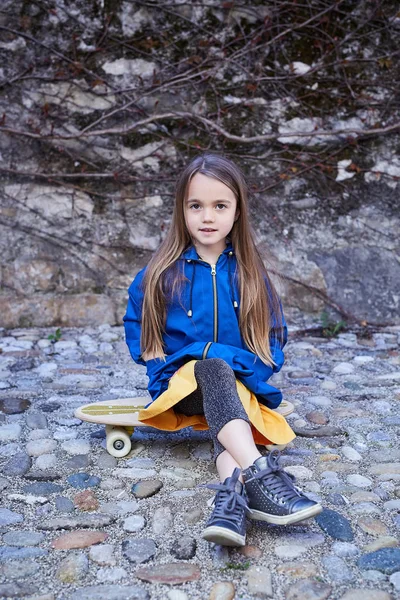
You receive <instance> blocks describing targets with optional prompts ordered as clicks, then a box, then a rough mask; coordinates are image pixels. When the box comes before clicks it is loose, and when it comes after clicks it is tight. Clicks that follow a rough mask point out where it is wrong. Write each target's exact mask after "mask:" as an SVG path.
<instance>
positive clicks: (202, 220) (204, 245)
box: [184, 173, 239, 258]
mask: <svg viewBox="0 0 400 600" xmlns="http://www.w3.org/2000/svg"><path fill="white" fill-rule="evenodd" d="M236 205H237V201H236V197H235V194H234V193H233V192H232V190H231V189H230V188H229V187H228V186H226V185H225V184H224V183H222V181H219V180H218V179H214V178H213V177H207V175H203V173H196V175H195V176H194V177H193V178H192V180H191V181H190V184H189V188H188V193H187V198H186V200H185V203H184V215H185V222H186V226H187V228H188V230H189V233H190V235H191V237H192V240H193V243H194V245H195V247H196V250H197V252H198V254H199V255H200V256H204V257H207V258H210V256H214V257H217V256H219V255H220V254H221V253H222V252H223V250H225V246H226V241H225V238H226V236H227V235H228V234H229V233H230V231H231V229H232V227H233V223H234V222H235V220H236V219H237V217H238V216H239V211H237V210H236ZM205 229H209V230H212V231H210V232H207V231H204V230H205ZM202 252H203V255H202Z"/></svg>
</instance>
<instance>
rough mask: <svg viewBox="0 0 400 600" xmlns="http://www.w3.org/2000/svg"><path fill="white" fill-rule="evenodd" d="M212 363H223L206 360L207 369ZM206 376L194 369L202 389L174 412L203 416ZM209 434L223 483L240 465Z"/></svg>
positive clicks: (221, 395)
mask: <svg viewBox="0 0 400 600" xmlns="http://www.w3.org/2000/svg"><path fill="white" fill-rule="evenodd" d="M214 361H217V364H218V363H219V362H224V361H219V359H207V367H208V366H210V367H212V366H213V362H214ZM197 364H198V363H196V365H197ZM225 365H226V363H225ZM195 367H196V366H195ZM208 374H209V371H208V370H207V371H206V372H205V373H203V372H201V373H200V372H199V370H197V373H196V368H195V376H196V379H197V382H198V383H199V380H200V379H201V380H202V387H200V385H199V387H198V388H197V389H196V390H194V391H193V392H192V393H191V394H189V396H186V398H183V399H182V400H181V401H180V402H178V403H177V404H175V406H174V410H175V411H176V412H179V413H181V414H183V415H186V416H188V417H189V416H192V415H204V405H203V392H202V389H203V390H204V391H205V392H206V393H207V392H208V383H207V376H208ZM203 375H205V377H204V378H203ZM218 385H219V382H217V386H218ZM235 385H236V383H235ZM224 392H225V390H224V389H223V388H222V387H221V389H220V390H219V393H218V398H219V403H221V399H222V398H223V397H224ZM246 418H247V417H246ZM210 433H211V437H212V440H213V445H214V462H215V463H216V467H217V470H218V475H219V478H220V480H221V481H225V479H226V478H227V477H230V476H231V475H232V473H233V471H234V469H235V468H240V465H239V464H238V463H237V462H236V461H235V459H234V458H233V457H232V456H231V454H229V452H228V451H227V450H226V449H225V447H224V446H223V445H222V444H221V443H220V442H219V441H218V439H217V437H216V435H215V434H213V433H214V432H213V430H211V429H210ZM240 480H241V476H240Z"/></svg>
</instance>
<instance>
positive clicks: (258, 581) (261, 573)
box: [246, 565, 273, 598]
mask: <svg viewBox="0 0 400 600" xmlns="http://www.w3.org/2000/svg"><path fill="white" fill-rule="evenodd" d="M246 579H247V588H248V590H249V593H250V594H254V595H255V596H256V597H257V598H272V597H273V590H272V576H271V571H270V570H269V569H268V568H267V567H258V566H256V565H253V566H252V567H250V568H249V569H248V570H247V571H246Z"/></svg>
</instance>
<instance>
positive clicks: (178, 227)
mask: <svg viewBox="0 0 400 600" xmlns="http://www.w3.org/2000/svg"><path fill="white" fill-rule="evenodd" d="M196 173H203V174H204V175H206V176H208V177H214V178H215V179H218V180H219V181H221V182H222V183H224V184H225V185H226V186H227V187H229V188H230V189H231V190H232V192H233V193H234V194H235V197H236V200H237V207H236V208H237V209H238V210H240V215H239V217H238V219H237V220H236V221H235V222H234V224H233V228H232V230H231V232H230V234H229V237H230V239H231V241H232V245H233V248H234V251H235V254H236V259H237V266H238V271H237V274H238V285H239V290H240V310H239V313H240V314H239V328H240V331H241V334H242V336H243V339H244V341H245V343H246V345H247V347H248V349H249V350H250V351H251V352H254V353H255V354H256V355H257V356H258V357H259V358H260V359H261V360H262V362H264V363H265V364H267V365H272V364H275V363H274V360H273V358H272V354H271V350H270V344H269V337H270V334H271V329H272V318H271V317H272V314H273V315H274V323H273V329H274V336H275V337H276V338H277V339H280V340H281V341H282V339H283V321H282V310H281V306H280V302H279V297H278V294H277V292H276V289H275V287H274V285H273V283H272V281H271V279H270V277H269V275H268V272H267V269H266V268H265V266H264V263H263V260H262V258H261V256H260V253H259V252H258V250H257V247H256V245H255V243H254V239H255V232H254V230H253V228H252V226H251V224H250V222H249V211H248V186H247V183H246V180H245V177H244V175H243V173H242V171H241V170H240V169H239V168H238V167H237V166H236V165H235V163H233V162H232V161H231V160H229V159H228V158H225V157H223V156H219V155H217V154H212V153H209V152H206V153H204V154H201V155H199V156H196V157H195V158H193V159H192V160H191V162H190V163H189V164H188V165H187V167H186V168H185V169H184V170H183V171H182V172H181V174H180V176H179V177H178V180H177V182H176V186H175V205H174V209H173V213H172V222H171V225H170V228H169V231H168V233H167V235H166V237H165V239H164V241H163V242H162V244H161V245H160V247H159V248H158V250H157V251H156V252H155V254H154V255H153V256H152V258H151V260H150V262H149V264H148V266H147V269H146V272H145V275H144V277H143V281H142V288H143V291H144V298H143V307H142V332H141V348H143V349H144V350H143V352H142V358H143V360H144V361H147V360H150V359H151V358H163V359H164V360H165V356H166V354H165V352H164V346H165V344H164V342H163V339H162V334H164V333H165V323H166V316H167V296H169V295H172V296H173V295H174V294H175V293H176V292H179V291H180V290H181V289H182V282H183V281H184V280H185V279H186V278H185V277H184V276H183V277H182V273H179V271H178V270H177V269H176V261H177V259H178V258H179V257H180V256H181V254H182V252H184V251H185V250H186V249H187V248H188V247H189V246H190V245H191V243H192V239H191V236H190V234H189V231H188V229H187V227H186V222H185V216H184V208H183V207H184V202H185V200H186V197H187V192H188V189H189V184H190V181H191V179H192V177H193V176H194V175H195V174H196ZM264 278H266V279H267V282H268V287H269V290H268V291H267V286H266V285H265V279H264ZM186 280H187V279H186ZM204 341H207V340H204Z"/></svg>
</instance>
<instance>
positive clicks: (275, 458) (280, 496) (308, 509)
mask: <svg viewBox="0 0 400 600" xmlns="http://www.w3.org/2000/svg"><path fill="white" fill-rule="evenodd" d="M279 457H280V452H279V451H278V450H274V451H273V452H270V454H269V455H267V456H261V457H260V458H257V460H255V461H254V463H253V464H252V465H250V467H248V468H247V469H245V470H244V471H242V475H243V481H244V485H245V488H246V494H247V498H248V506H249V518H250V519H255V520H258V521H267V522H268V523H275V524H276V525H289V524H290V523H297V521H302V520H303V519H309V518H310V517H314V516H315V515H318V514H319V513H320V512H321V511H322V506H321V504H319V503H318V502H315V501H314V500H311V498H308V496H306V495H305V494H304V493H303V492H302V491H301V490H300V488H298V487H296V486H295V485H294V481H295V479H294V477H293V476H292V475H290V474H289V473H286V471H284V470H283V469H282V467H281V466H280V465H279Z"/></svg>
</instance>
